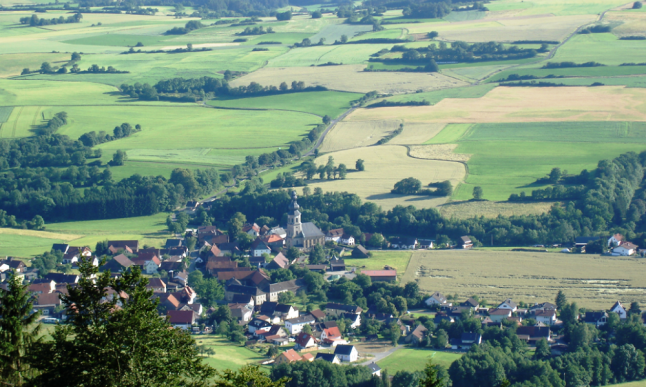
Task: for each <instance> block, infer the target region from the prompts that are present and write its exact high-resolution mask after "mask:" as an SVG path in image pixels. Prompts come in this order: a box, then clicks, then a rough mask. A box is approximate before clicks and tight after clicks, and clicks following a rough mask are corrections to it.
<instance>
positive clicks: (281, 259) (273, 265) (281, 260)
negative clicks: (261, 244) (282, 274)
mask: <svg viewBox="0 0 646 387" xmlns="http://www.w3.org/2000/svg"><path fill="white" fill-rule="evenodd" d="M288 267H289V259H287V257H286V256H284V255H283V253H278V255H276V256H275V257H274V259H272V261H271V262H269V263H268V264H267V266H265V268H266V269H267V270H278V269H287V268H288Z"/></svg>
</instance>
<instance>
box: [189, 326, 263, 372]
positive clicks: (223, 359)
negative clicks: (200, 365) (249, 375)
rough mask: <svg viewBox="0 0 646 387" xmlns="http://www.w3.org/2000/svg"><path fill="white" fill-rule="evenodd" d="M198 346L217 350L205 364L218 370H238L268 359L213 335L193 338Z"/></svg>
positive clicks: (205, 360) (207, 358) (206, 359)
mask: <svg viewBox="0 0 646 387" xmlns="http://www.w3.org/2000/svg"><path fill="white" fill-rule="evenodd" d="M193 338H194V339H195V341H196V343H197V345H206V346H207V347H211V348H212V349H214V350H215V355H213V356H206V357H205V358H204V363H206V364H208V365H210V366H211V367H213V368H215V369H217V370H220V371H222V370H225V369H230V370H238V369H240V368H241V367H243V366H245V365H247V364H249V363H259V362H260V361H262V360H267V357H265V356H263V355H260V354H259V353H257V352H254V351H252V350H250V349H248V348H246V347H241V346H238V345H234V344H232V343H231V342H230V341H228V340H225V339H223V338H221V337H216V336H213V335H195V336H193Z"/></svg>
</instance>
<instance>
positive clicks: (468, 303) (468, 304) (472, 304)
mask: <svg viewBox="0 0 646 387" xmlns="http://www.w3.org/2000/svg"><path fill="white" fill-rule="evenodd" d="M460 306H463V307H467V308H473V309H478V308H479V307H480V303H479V302H478V301H476V300H475V299H473V298H467V300H466V301H464V302H462V303H460Z"/></svg>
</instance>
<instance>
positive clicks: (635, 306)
mask: <svg viewBox="0 0 646 387" xmlns="http://www.w3.org/2000/svg"><path fill="white" fill-rule="evenodd" d="M628 314H636V315H641V314H642V311H641V307H640V306H639V302H637V301H633V302H631V303H630V309H628Z"/></svg>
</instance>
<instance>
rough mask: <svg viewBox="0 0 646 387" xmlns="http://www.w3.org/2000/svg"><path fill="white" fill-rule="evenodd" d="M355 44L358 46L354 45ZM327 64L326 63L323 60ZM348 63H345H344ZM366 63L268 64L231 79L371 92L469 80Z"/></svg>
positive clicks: (453, 84)
mask: <svg viewBox="0 0 646 387" xmlns="http://www.w3.org/2000/svg"><path fill="white" fill-rule="evenodd" d="M352 46H355V45H352ZM323 63H325V62H323ZM344 63H345V62H344ZM364 68H365V66H364V65H344V66H324V67H276V68H271V67H265V68H262V69H260V70H258V71H254V72H253V73H251V74H248V75H245V76H244V77H241V78H238V79H236V80H234V81H232V82H231V85H232V86H234V87H237V86H242V85H248V84H249V83H250V82H257V83H259V84H261V85H274V86H279V85H280V83H281V82H288V83H291V82H292V81H293V80H299V81H303V82H305V85H306V86H317V85H321V86H325V87H327V88H328V89H331V90H340V91H350V92H355V93H368V92H370V91H373V90H376V91H378V92H380V93H393V94H396V93H412V92H415V91H417V90H423V91H430V90H437V89H445V88H450V87H460V86H466V84H467V83H466V82H464V81H460V80H458V79H455V78H450V77H447V76H445V75H442V74H439V73H380V72H365V71H363V69H364Z"/></svg>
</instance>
